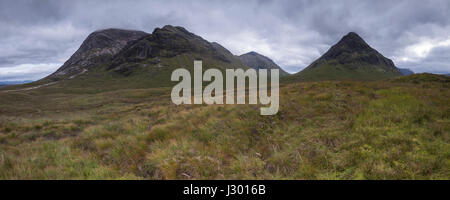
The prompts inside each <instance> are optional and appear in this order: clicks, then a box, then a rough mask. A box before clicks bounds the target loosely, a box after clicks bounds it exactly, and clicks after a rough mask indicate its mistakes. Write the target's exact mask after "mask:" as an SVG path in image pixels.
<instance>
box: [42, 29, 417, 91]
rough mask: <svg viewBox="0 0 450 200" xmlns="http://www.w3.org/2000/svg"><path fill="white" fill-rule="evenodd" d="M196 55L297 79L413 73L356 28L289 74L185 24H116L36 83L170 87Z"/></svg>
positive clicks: (207, 63)
mask: <svg viewBox="0 0 450 200" xmlns="http://www.w3.org/2000/svg"><path fill="white" fill-rule="evenodd" d="M195 59H201V60H203V66H204V69H208V68H218V69H220V70H224V69H228V68H242V69H249V68H253V69H280V75H281V76H286V79H291V80H299V81H320V80H380V79H386V78H392V77H396V76H401V75H402V73H404V74H410V73H411V72H409V71H407V70H406V69H399V68H397V67H396V66H395V65H394V63H393V62H392V60H390V59H388V58H386V57H384V56H383V55H382V54H380V53H379V52H378V51H377V50H375V49H373V48H372V47H370V46H369V45H368V44H367V43H366V42H365V41H364V40H363V39H362V38H361V37H360V36H359V35H358V34H356V33H354V32H350V33H349V34H347V35H345V36H344V37H343V38H342V39H341V40H340V41H339V42H337V44H335V45H333V46H332V47H331V48H330V49H329V50H328V51H327V52H326V53H325V54H324V55H322V56H321V57H320V58H318V59H317V60H316V61H314V62H313V63H311V64H310V65H309V66H308V67H306V68H305V69H304V70H302V71H301V72H298V73H296V74H293V75H290V74H288V73H287V72H285V71H284V70H283V69H281V67H280V66H278V65H277V64H276V63H275V62H274V61H273V60H271V59H270V58H268V57H266V56H264V55H261V54H259V53H256V52H254V51H252V52H248V53H245V54H243V55H240V56H236V55H233V54H232V53H231V52H230V51H229V50H228V49H226V48H225V47H223V46H222V45H220V44H219V43H216V42H209V41H207V40H205V39H203V38H202V37H200V36H198V35H195V34H194V33H191V32H189V31H188V30H186V29H185V28H183V27H179V26H172V25H166V26H164V27H162V28H156V29H154V31H153V32H152V33H146V32H143V31H136V30H123V29H113V28H111V29H104V30H99V31H95V32H93V33H91V34H90V35H89V36H88V37H87V38H86V39H85V40H84V41H83V43H82V44H81V46H80V47H79V49H78V50H77V51H76V52H75V53H74V54H73V55H72V56H71V57H70V58H69V59H68V60H67V61H66V62H65V63H64V64H63V65H62V66H61V67H60V68H59V69H58V70H57V71H56V72H54V73H53V74H51V75H49V76H47V77H45V78H44V79H42V80H39V81H37V83H36V84H48V83H53V82H61V83H63V85H64V86H73V87H79V88H85V87H86V86H87V85H91V86H94V85H95V84H100V85H108V87H109V88H111V89H113V88H124V87H129V86H131V85H133V86H137V87H139V86H145V87H148V86H151V87H153V86H154V87H159V86H168V85H171V84H173V83H172V82H171V81H170V74H171V72H172V71H173V70H174V69H176V68H180V67H183V68H186V69H188V70H192V69H193V60H195ZM122 80H125V81H122ZM112 83H117V84H112Z"/></svg>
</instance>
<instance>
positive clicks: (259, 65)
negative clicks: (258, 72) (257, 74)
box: [239, 51, 289, 76]
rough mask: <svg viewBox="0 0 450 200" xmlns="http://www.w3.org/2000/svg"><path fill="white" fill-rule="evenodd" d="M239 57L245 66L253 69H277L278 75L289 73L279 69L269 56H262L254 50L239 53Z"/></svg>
mask: <svg viewBox="0 0 450 200" xmlns="http://www.w3.org/2000/svg"><path fill="white" fill-rule="evenodd" d="M239 59H241V61H242V62H243V63H244V64H246V65H247V66H249V67H251V68H253V69H279V70H280V76H286V75H289V74H288V73H287V72H286V71H284V70H283V69H281V67H280V66H278V65H277V64H276V63H275V62H273V61H272V60H271V59H270V58H268V57H266V56H263V55H261V54H259V53H256V52H254V51H252V52H248V53H246V54H243V55H240V56H239Z"/></svg>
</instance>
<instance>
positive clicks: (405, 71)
mask: <svg viewBox="0 0 450 200" xmlns="http://www.w3.org/2000/svg"><path fill="white" fill-rule="evenodd" d="M398 69H399V70H400V73H402V74H403V75H405V76H408V75H411V74H414V72H413V71H412V70H410V69H406V68H398Z"/></svg>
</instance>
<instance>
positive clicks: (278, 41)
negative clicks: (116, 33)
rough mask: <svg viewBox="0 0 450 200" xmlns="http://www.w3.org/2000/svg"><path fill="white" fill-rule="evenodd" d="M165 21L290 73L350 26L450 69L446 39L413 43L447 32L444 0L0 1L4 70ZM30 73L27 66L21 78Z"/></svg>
mask: <svg viewBox="0 0 450 200" xmlns="http://www.w3.org/2000/svg"><path fill="white" fill-rule="evenodd" d="M165 24H173V25H180V26H184V27H186V28H187V29H188V30H190V31H191V32H194V33H196V34H198V35H200V36H202V37H204V38H205V39H207V40H210V41H216V42H219V43H221V44H222V45H223V46H225V47H226V48H228V49H229V50H231V51H232V52H233V53H235V54H242V53H246V52H247V51H251V50H254V51H257V52H260V53H262V54H264V55H266V56H268V57H270V58H272V59H273V60H274V61H275V62H276V63H278V64H279V65H281V66H282V67H283V68H284V69H286V70H287V71H289V72H297V71H300V70H301V69H302V68H304V67H306V66H307V65H308V64H309V63H311V62H312V61H313V60H315V59H316V58H318V57H319V56H320V55H321V54H322V53H324V52H325V51H326V50H327V49H328V48H329V47H330V46H331V45H332V44H334V43H335V42H337V41H338V40H339V39H340V38H341V37H342V36H343V35H344V34H346V33H347V32H350V31H355V32H357V33H359V34H360V35H361V36H362V37H363V38H364V39H365V40H366V41H367V42H368V43H369V44H370V45H371V46H372V47H374V48H376V49H377V50H379V51H380V52H381V53H383V54H384V55H385V56H387V57H389V58H392V59H393V60H394V62H395V63H396V64H397V65H398V66H399V67H402V68H411V69H412V70H414V71H419V72H422V71H431V70H432V71H433V72H447V73H448V72H450V64H449V63H450V58H449V57H448V56H447V55H449V54H448V51H446V50H445V48H446V46H445V45H444V46H442V45H441V46H434V47H433V48H431V49H429V53H428V54H427V56H426V57H421V58H417V55H416V54H414V51H418V52H420V49H419V50H417V49H411V48H412V47H414V45H415V44H420V42H422V41H424V40H430V41H432V42H437V43H439V42H442V41H446V40H448V39H450V36H449V35H448V32H450V1H447V0H433V1H431V0H430V1H423V0H399V1H390V0H377V1H371V0H342V1H334V0H303V1H296V0H281V1H271V0H264V1H258V0H250V1H237V0H236V1H219V0H214V1H200V0H194V1H176V0H169V1H167V0H165V1H163V0H160V1H158V0H156V1H144V0H136V1H119V0H112V1H87V0H86V1H56V0H44V1H42V0H39V1H37V0H36V1H34V0H23V1H20V0H19V1H3V0H0V27H1V28H0V35H1V37H0V43H1V44H2V48H0V71H1V70H2V68H6V67H7V68H9V69H11V68H12V67H14V66H21V67H23V66H24V64H36V65H37V64H50V63H53V64H54V63H60V64H62V63H63V62H64V61H65V60H67V59H68V58H69V57H70V55H71V54H72V53H73V52H75V50H76V49H77V48H78V47H79V45H80V44H81V42H82V41H83V39H84V38H85V37H86V36H87V35H88V34H89V33H90V32H92V31H95V30H98V29H103V28H110V27H115V28H127V29H138V30H143V31H146V32H151V31H152V30H153V29H154V28H155V27H161V26H163V25H165ZM416 46H417V45H416ZM442 49H444V50H442ZM411 52H413V53H411ZM446 53H447V54H446ZM406 60H407V61H406ZM49 73H50V72H49ZM42 76H44V75H42ZM29 77H30V75H29V74H28V75H26V73H24V76H23V79H29ZM0 79H1V77H0Z"/></svg>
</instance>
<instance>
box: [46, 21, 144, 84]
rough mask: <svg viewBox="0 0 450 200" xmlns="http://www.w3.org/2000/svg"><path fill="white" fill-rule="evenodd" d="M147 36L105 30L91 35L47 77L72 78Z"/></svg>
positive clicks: (138, 33) (140, 32)
mask: <svg viewBox="0 0 450 200" xmlns="http://www.w3.org/2000/svg"><path fill="white" fill-rule="evenodd" d="M146 35H149V34H147V33H145V32H142V31H133V30H121V29H105V30H99V31H95V32H93V33H91V34H90V35H89V36H88V37H87V38H86V39H85V40H84V42H83V43H82V44H81V46H80V48H79V49H78V50H77V51H76V52H75V53H74V54H73V55H72V56H71V57H70V58H69V60H67V61H66V62H65V63H64V65H63V66H62V67H60V68H59V69H58V70H57V71H56V72H55V73H53V74H52V75H50V76H49V78H52V79H60V78H63V77H73V76H75V75H77V74H80V73H85V72H86V71H88V70H89V68H91V67H92V66H95V65H98V64H102V63H104V62H107V61H109V60H110V59H111V58H112V57H113V56H114V55H116V54H117V53H119V52H120V51H121V50H122V49H123V48H124V47H125V46H126V45H127V44H129V43H131V42H133V41H136V40H138V39H140V38H141V37H144V36H146Z"/></svg>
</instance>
